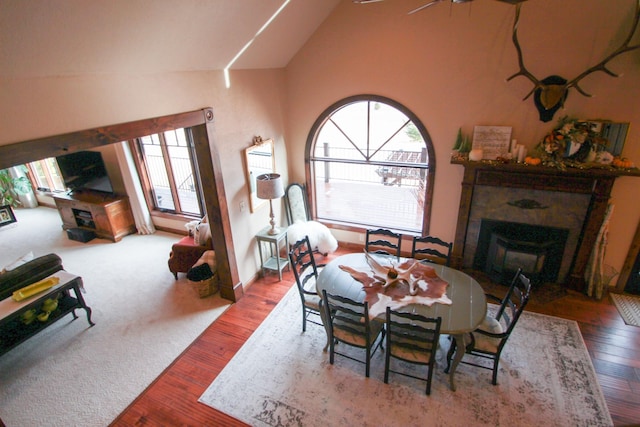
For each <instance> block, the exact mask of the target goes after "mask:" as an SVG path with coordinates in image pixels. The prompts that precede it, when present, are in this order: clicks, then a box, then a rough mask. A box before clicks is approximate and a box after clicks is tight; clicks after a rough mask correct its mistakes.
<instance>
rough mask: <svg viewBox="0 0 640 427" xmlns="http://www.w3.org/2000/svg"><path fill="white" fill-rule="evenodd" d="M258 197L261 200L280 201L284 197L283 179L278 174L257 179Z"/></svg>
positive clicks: (261, 176)
mask: <svg viewBox="0 0 640 427" xmlns="http://www.w3.org/2000/svg"><path fill="white" fill-rule="evenodd" d="M256 195H257V196H258V198H259V199H266V200H271V199H279V198H280V197H282V196H284V187H283V186H282V178H280V174H277V173H265V174H263V175H260V176H258V177H257V178H256Z"/></svg>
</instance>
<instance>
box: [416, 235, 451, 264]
mask: <svg viewBox="0 0 640 427" xmlns="http://www.w3.org/2000/svg"><path fill="white" fill-rule="evenodd" d="M452 249H453V243H451V242H445V241H444V240H442V239H440V238H439V237H435V236H414V238H413V245H412V247H411V258H415V259H419V260H421V261H428V262H436V263H439V264H444V265H446V266H447V267H448V266H449V264H450V262H451V252H452Z"/></svg>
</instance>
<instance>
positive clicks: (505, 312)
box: [445, 268, 531, 385]
mask: <svg viewBox="0 0 640 427" xmlns="http://www.w3.org/2000/svg"><path fill="white" fill-rule="evenodd" d="M530 292H531V281H530V280H529V279H528V278H527V277H526V276H525V275H524V274H522V269H521V268H519V269H518V270H517V272H516V274H515V276H514V278H513V280H512V282H511V284H510V286H509V290H508V291H507V293H506V295H505V296H504V298H503V299H502V300H500V298H498V297H496V296H494V295H489V294H487V300H488V301H493V302H495V303H498V304H500V305H499V306H498V309H497V311H496V312H495V314H491V313H489V314H487V316H486V317H485V319H484V321H483V322H482V323H481V324H480V326H478V328H477V329H476V330H474V331H473V332H471V333H470V335H471V336H470V343H469V344H468V345H467V347H466V349H464V351H465V353H466V354H470V355H472V356H477V357H480V358H484V359H488V360H491V361H492V364H491V366H488V365H487V364H481V363H476V362H475V361H470V360H465V358H463V359H462V361H461V362H460V363H464V364H466V365H472V366H476V367H479V368H484V369H489V370H492V371H493V376H492V379H491V383H492V384H493V385H496V384H497V383H498V382H497V380H498V364H499V363H500V354H501V353H502V349H503V348H504V346H505V344H506V343H507V340H508V339H509V337H510V336H511V332H513V328H515V326H516V323H517V322H518V319H520V315H521V314H522V312H523V311H524V308H525V307H526V305H527V303H528V302H529V297H530ZM457 345H458V343H457V342H456V339H455V338H453V339H452V342H451V347H450V348H449V352H448V353H447V368H446V369H445V373H446V372H449V367H450V365H451V358H452V357H453V354H454V353H455V351H456V348H457ZM466 354H465V356H466Z"/></svg>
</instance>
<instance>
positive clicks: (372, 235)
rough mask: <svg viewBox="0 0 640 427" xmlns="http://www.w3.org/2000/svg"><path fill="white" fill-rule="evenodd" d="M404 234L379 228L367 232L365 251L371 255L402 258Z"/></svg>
mask: <svg viewBox="0 0 640 427" xmlns="http://www.w3.org/2000/svg"><path fill="white" fill-rule="evenodd" d="M401 245H402V234H401V233H395V232H393V231H391V230H387V229H384V228H378V229H376V230H367V232H366V238H365V244H364V250H365V251H367V252H371V253H377V254H384V255H393V256H395V257H396V258H400V248H401Z"/></svg>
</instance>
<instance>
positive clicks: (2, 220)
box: [0, 205, 16, 227]
mask: <svg viewBox="0 0 640 427" xmlns="http://www.w3.org/2000/svg"><path fill="white" fill-rule="evenodd" d="M14 222H16V216H15V215H14V214H13V210H12V209H11V206H9V205H4V206H0V227H4V226H5V225H9V224H13V223H14Z"/></svg>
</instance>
